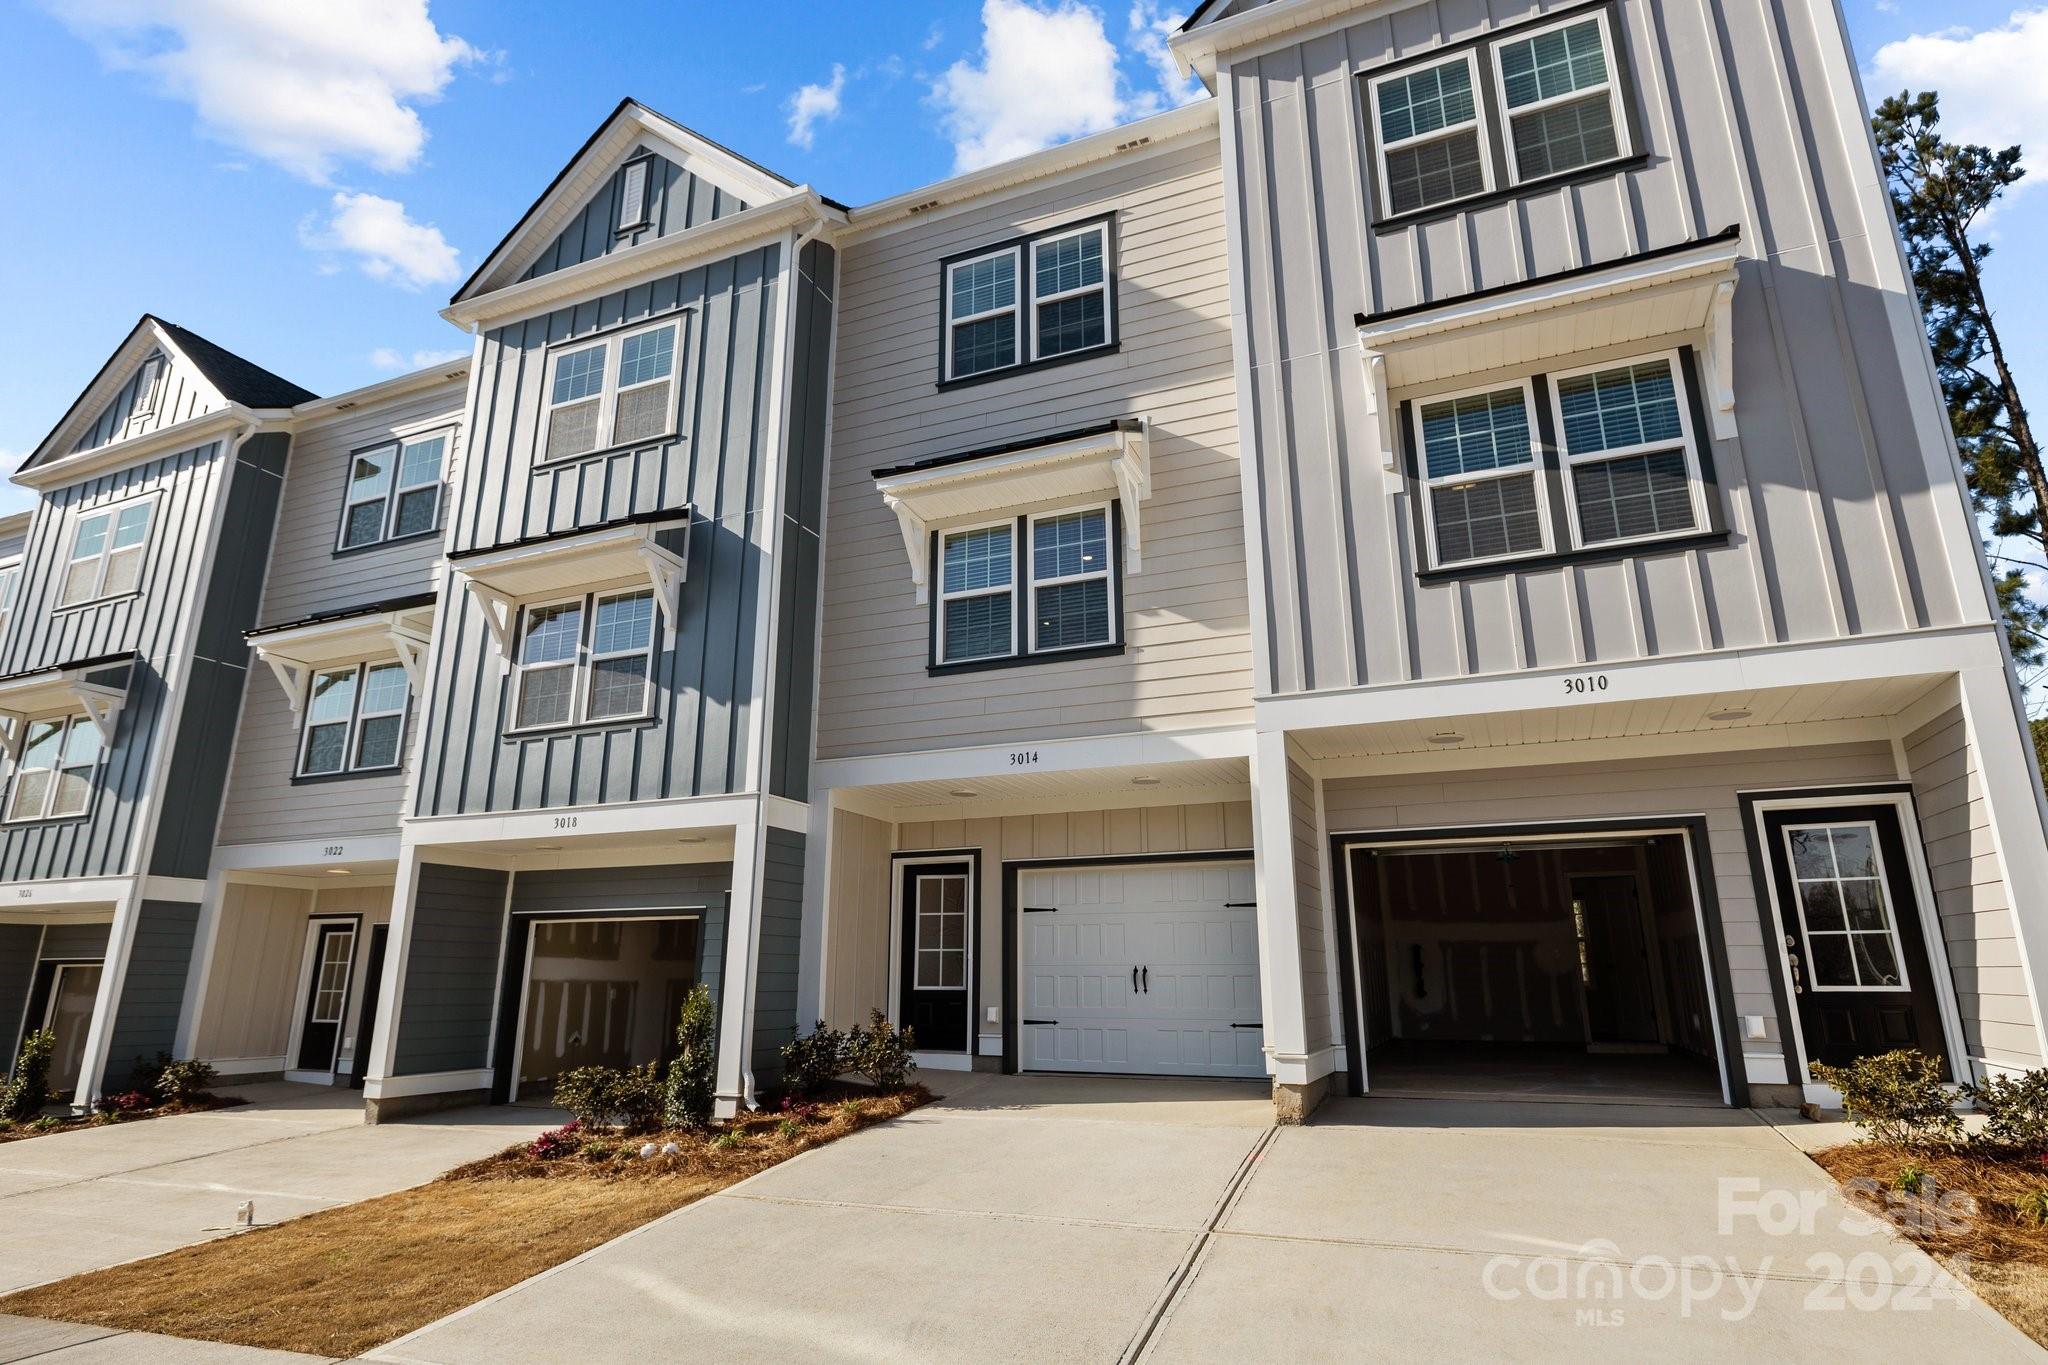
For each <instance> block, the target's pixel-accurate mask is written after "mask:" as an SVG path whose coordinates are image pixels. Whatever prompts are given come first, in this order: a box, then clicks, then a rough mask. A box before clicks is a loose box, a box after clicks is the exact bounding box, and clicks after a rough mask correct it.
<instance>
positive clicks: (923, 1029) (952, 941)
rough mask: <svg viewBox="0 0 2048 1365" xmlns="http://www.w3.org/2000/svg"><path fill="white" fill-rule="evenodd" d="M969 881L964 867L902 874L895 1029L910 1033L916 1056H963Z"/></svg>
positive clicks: (909, 868)
mask: <svg viewBox="0 0 2048 1365" xmlns="http://www.w3.org/2000/svg"><path fill="white" fill-rule="evenodd" d="M971 876H972V868H971V867H970V865H969V864H967V863H910V864H906V865H905V866H904V868H903V874H902V882H903V899H902V906H903V912H902V915H901V934H902V944H903V960H902V968H901V970H900V971H899V972H898V974H897V975H898V978H899V987H898V991H897V1000H896V1023H897V1026H898V1027H899V1028H908V1029H911V1030H912V1031H913V1032H914V1034H915V1037H914V1039H913V1041H914V1042H915V1044H916V1047H917V1050H918V1051H920V1052H965V1051H967V1035H968V1019H967V1011H968V1002H967V972H968V950H967V936H968V922H969V916H970V913H971V912H970V908H969V907H970V905H971V902H972V897H971V896H970V895H969V880H970V878H971Z"/></svg>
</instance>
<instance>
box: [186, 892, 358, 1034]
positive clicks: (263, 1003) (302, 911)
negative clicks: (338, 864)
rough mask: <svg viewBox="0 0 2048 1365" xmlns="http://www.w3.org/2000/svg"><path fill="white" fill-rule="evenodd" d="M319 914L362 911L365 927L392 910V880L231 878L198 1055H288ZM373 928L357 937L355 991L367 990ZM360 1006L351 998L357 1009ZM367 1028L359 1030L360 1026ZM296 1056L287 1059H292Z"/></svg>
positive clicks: (223, 900) (223, 901)
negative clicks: (307, 884)
mask: <svg viewBox="0 0 2048 1365" xmlns="http://www.w3.org/2000/svg"><path fill="white" fill-rule="evenodd" d="M315 915H360V916H362V923H363V926H364V928H365V929H367V928H368V927H369V926H370V925H372V924H382V923H385V922H387V921H388V920H389V919H390V918H391V888H390V887H389V886H383V885H378V886H360V887H356V886H345V887H336V888H331V889H330V888H326V887H323V888H321V889H320V890H318V891H301V890H294V889H291V888H287V887H275V886H252V885H247V884H244V883H235V882H230V883H229V884H228V885H227V887H226V888H225V890H224V891H223V892H222V895H221V908H220V928H219V931H218V933H217V934H216V935H215V937H214V957H213V966H212V970H211V971H210V972H209V973H208V978H207V979H208V983H209V984H208V986H207V992H206V1002H205V1004H204V1006H203V1007H202V1008H201V1011H200V1017H199V1028H198V1031H197V1033H196V1035H195V1037H194V1040H193V1048H192V1055H193V1056H195V1057H199V1058H203V1059H204V1060H206V1061H210V1062H222V1061H232V1060H258V1059H266V1058H271V1057H281V1056H284V1052H285V1048H286V1047H287V1046H288V1045H289V1044H290V1041H291V1032H292V1023H293V1015H294V1013H295V1012H296V1009H297V1006H298V1005H299V1004H301V1003H302V1002H301V1001H300V1000H299V998H298V989H299V974H300V968H301V967H302V965H303V963H304V960H305V951H306V924H307V921H308V920H310V919H312V918H313V917H314V916H315ZM368 942H369V939H368V936H367V934H366V935H365V936H364V937H363V938H361V939H359V940H358V942H357V949H356V952H357V956H356V969H355V980H354V981H353V982H351V986H350V989H351V991H352V992H354V993H356V994H357V995H360V993H361V990H362V982H363V974H364V971H365V969H366V959H365V958H364V956H363V953H364V951H365V949H366V948H367V945H368ZM359 1008H360V1004H359V1002H357V1001H351V1003H350V1012H351V1013H352V1014H353V1013H355V1012H356V1011H357V1010H358V1009H359ZM358 1031H359V1030H358ZM291 1064H292V1063H291V1061H290V1060H289V1059H288V1060H287V1062H286V1065H287V1066H289V1065H291Z"/></svg>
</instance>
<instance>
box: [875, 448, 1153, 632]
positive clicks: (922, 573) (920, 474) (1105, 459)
mask: <svg viewBox="0 0 2048 1365" xmlns="http://www.w3.org/2000/svg"><path fill="white" fill-rule="evenodd" d="M875 488H876V489H877V490H878V491H879V492H880V493H881V495H882V502H883V503H884V504H885V505H886V506H887V507H888V508H889V510H890V511H892V512H894V513H895V514H896V521H897V525H898V527H899V528H900V529H901V531H902V533H903V549H904V552H905V553H906V554H907V555H908V556H909V557H910V576H911V579H912V581H913V582H915V583H916V584H917V600H918V601H920V602H923V601H925V600H927V598H928V595H929V590H930V584H929V583H928V581H927V574H926V569H927V564H926V561H927V559H928V557H929V553H930V541H931V532H932V530H933V528H935V527H939V526H942V525H944V524H947V523H958V522H963V521H969V520H973V519H976V518H986V517H994V516H1000V515H1002V514H1003V513H1005V512H1008V511H1011V510H1013V509H1015V508H1020V507H1030V506H1034V505H1036V504H1039V503H1048V502H1075V501H1080V500H1083V499H1087V498H1094V497H1105V498H1117V499H1119V500H1120V501H1121V502H1122V504H1123V528H1122V529H1123V544H1124V569H1125V572H1127V573H1136V572H1138V570H1139V568H1140V567H1141V566H1142V563H1143V554H1142V552H1143V546H1144V532H1143V525H1142V517H1141V514H1140V509H1141V506H1142V504H1143V503H1144V501H1145V499H1146V498H1147V497H1149V496H1150V495H1151V492H1152V434H1151V424H1150V423H1149V422H1148V421H1147V420H1146V419H1145V418H1142V417H1141V418H1136V419H1128V418H1126V419H1120V420H1118V421H1117V422H1115V423H1113V424H1111V425H1110V426H1108V427H1106V428H1104V429H1103V430H1101V431H1096V432H1090V433H1087V434H1084V435H1079V436H1072V437H1065V438H1055V439H1054V440H1052V441H1049V442H1047V443H1045V444H1042V445H1028V446H1020V447H1018V448H1015V449H1010V450H1003V451H1000V452H991V453H989V454H987V455H976V456H969V457H966V458H964V459H959V460H948V461H946V462H944V463H934V464H931V465H929V466H928V467H923V468H920V467H917V466H906V467H903V468H901V469H898V470H895V471H885V472H883V473H880V474H877V475H876V477H875Z"/></svg>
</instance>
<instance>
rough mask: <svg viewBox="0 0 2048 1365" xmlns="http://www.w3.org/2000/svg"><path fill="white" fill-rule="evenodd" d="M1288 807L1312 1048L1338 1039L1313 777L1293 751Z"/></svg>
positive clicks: (1289, 762) (1303, 988)
mask: <svg viewBox="0 0 2048 1365" xmlns="http://www.w3.org/2000/svg"><path fill="white" fill-rule="evenodd" d="M1287 813H1288V819H1289V822H1290V826H1291V836H1292V846H1291V847H1290V848H1289V850H1288V852H1289V855H1290V856H1291V858H1292V859H1293V865H1294V918H1295V934H1296V935H1297V938H1298V941H1299V943H1300V957H1301V1010H1302V1017H1303V1019H1304V1020H1305V1021H1306V1023H1307V1026H1308V1032H1307V1034H1306V1037H1305V1039H1304V1041H1305V1044H1306V1046H1307V1049H1308V1051H1309V1052H1311V1053H1315V1052H1320V1051H1321V1050H1322V1049H1324V1048H1326V1047H1329V1046H1330V1045H1331V1044H1332V1043H1334V1042H1335V1041H1336V1040H1337V1030H1336V1027H1335V1022H1336V1011H1335V1009H1333V1008H1332V1005H1331V1001H1330V946H1329V944H1328V942H1327V941H1326V937H1325V935H1324V933H1323V858H1322V848H1321V845H1322V831H1321V829H1320V828H1319V827H1318V825H1317V821H1316V781H1315V778H1314V777H1312V776H1311V775H1310V774H1309V771H1308V769H1307V768H1306V767H1304V766H1302V764H1301V762H1300V761H1299V760H1298V759H1297V758H1296V756H1295V755H1294V754H1292V753H1290V754H1289V755H1288V757H1287Z"/></svg>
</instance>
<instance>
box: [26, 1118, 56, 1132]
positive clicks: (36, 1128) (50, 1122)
mask: <svg viewBox="0 0 2048 1365" xmlns="http://www.w3.org/2000/svg"><path fill="white" fill-rule="evenodd" d="M63 1126H64V1120H62V1119H60V1118H58V1117H57V1116H56V1115H54V1114H45V1115H43V1116H42V1117H41V1118H39V1119H37V1120H36V1121H35V1122H34V1123H31V1124H30V1125H29V1126H28V1130H29V1131H30V1132H31V1133H54V1132H56V1131H57V1130H58V1129H59V1128H62V1127H63Z"/></svg>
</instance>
